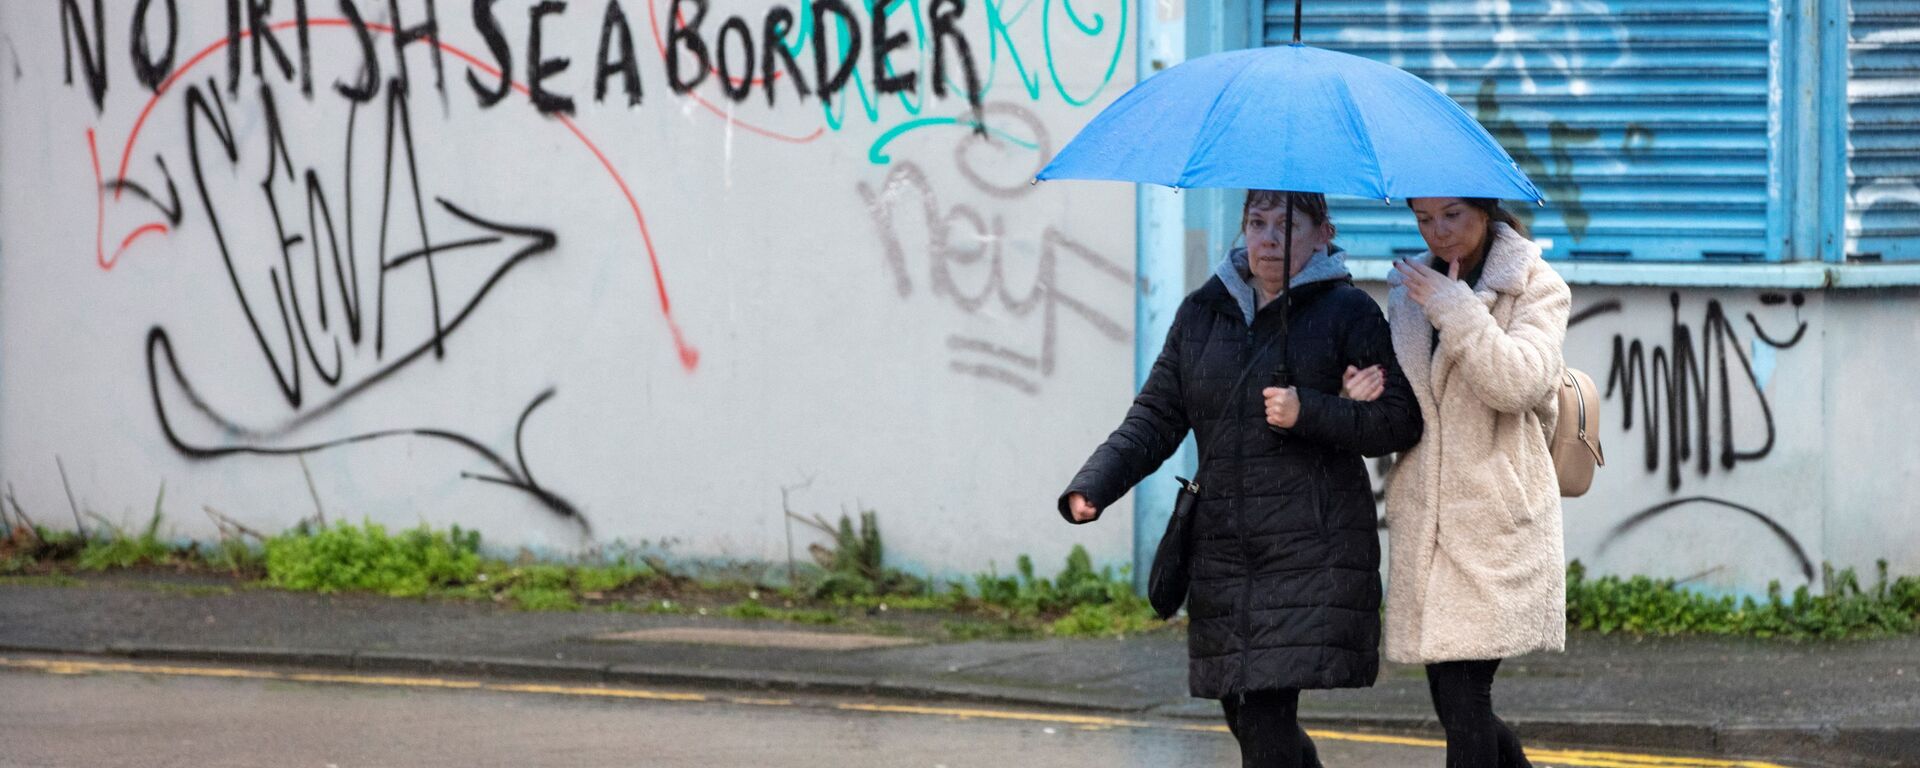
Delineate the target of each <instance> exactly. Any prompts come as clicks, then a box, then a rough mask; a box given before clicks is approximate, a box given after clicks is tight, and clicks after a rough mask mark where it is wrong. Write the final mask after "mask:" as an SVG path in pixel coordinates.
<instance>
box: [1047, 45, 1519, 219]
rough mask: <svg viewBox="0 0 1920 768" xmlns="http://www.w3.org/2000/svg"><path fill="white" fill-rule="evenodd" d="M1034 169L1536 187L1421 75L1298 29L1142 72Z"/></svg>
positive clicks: (1397, 186)
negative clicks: (1263, 42) (1258, 44)
mask: <svg viewBox="0 0 1920 768" xmlns="http://www.w3.org/2000/svg"><path fill="white" fill-rule="evenodd" d="M1037 178H1039V179H1108V180H1113V181H1134V182H1146V183H1150V184H1159V185H1162V186H1167V187H1175V188H1187V189H1194V188H1234V189H1285V190H1293V191H1297V192H1323V193H1327V194H1336V195H1352V196H1356V197H1367V198H1373V199H1376V200H1395V199H1406V198H1409V197H1491V198H1498V199H1507V200H1532V201H1536V202H1537V201H1540V199H1541V195H1540V190H1539V188H1537V187H1535V186H1534V185H1533V182H1532V181H1530V180H1529V179H1528V178H1527V175H1526V174H1525V173H1524V172H1522V171H1521V170H1520V167H1519V166H1518V165H1516V164H1515V163H1514V162H1513V158H1512V156H1510V155H1508V154H1507V151H1506V150H1505V149H1503V148H1501V146H1500V143H1499V142H1497V141H1494V139H1493V137H1492V136H1489V135H1487V131H1486V129H1485V128H1482V127H1481V126H1480V123H1478V122H1476V121H1475V120H1474V119H1473V117H1472V116H1470V115H1468V114H1467V113H1466V112H1465V111H1464V110H1462V109H1460V106H1459V105H1458V104H1455V103H1454V101H1453V99H1451V98H1448V97H1447V96H1446V94H1443V93H1441V92H1439V91H1438V90H1435V89H1434V87H1433V86H1431V85H1428V84H1427V82H1426V81H1424V80H1421V79H1420V78H1418V77H1415V76H1413V75H1411V74H1408V73H1407V72H1405V71H1403V70H1401V69H1399V68H1397V67H1393V66H1390V65H1387V64H1382V63H1380V62H1377V61H1373V60H1371V59H1364V58H1361V57H1359V56H1353V55H1350V54H1345V53H1339V52H1336V51H1329V50H1325V49H1322V48H1314V47H1312V46H1307V45H1301V44H1299V43H1294V44H1291V45H1282V46H1273V47H1267V48H1251V49H1246V50H1238V51H1227V52H1225V53H1216V54H1212V55H1209V56H1203V57H1201V58H1197V59H1193V60H1191V61H1187V62H1185V63H1182V64H1180V65H1178V66H1175V67H1172V68H1170V69H1167V70H1166V71H1163V72H1161V73H1159V74H1157V75H1154V76H1153V77H1150V78H1148V79H1147V80H1146V81H1144V82H1142V83H1140V84H1139V85H1136V86H1134V87H1133V89H1131V90H1129V91H1127V92H1126V93H1125V94H1123V95H1122V96H1121V97H1120V98H1119V99H1117V100H1115V101H1114V103H1113V104H1112V105H1110V106H1108V107H1107V108H1106V109H1105V110H1103V111H1101V113H1100V114H1099V115H1097V116H1095V117H1094V119H1093V121H1092V122H1090V123H1088V124H1087V127H1086V128H1085V129H1083V130H1081V131H1080V134H1079V135H1078V136H1076V137H1074V139H1073V141H1071V142H1069V143H1068V144H1067V146H1066V147H1065V148H1063V149H1061V150H1060V154H1058V155H1056V156H1055V157H1054V158H1053V161H1052V162H1050V163H1048V164H1047V167H1046V168H1044V169H1041V171H1040V173H1039V174H1038V176H1037Z"/></svg>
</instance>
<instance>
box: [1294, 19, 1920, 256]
mask: <svg viewBox="0 0 1920 768" xmlns="http://www.w3.org/2000/svg"><path fill="white" fill-rule="evenodd" d="M1263 1H1264V2H1266V28H1265V40H1266V42H1267V44H1270V45H1277V44H1282V43H1285V42H1287V41H1289V40H1291V39H1292V35H1293V30H1292V24H1293V3H1291V2H1287V1H1286V0H1263ZM1913 1H1914V0H1892V2H1913ZM1305 19H1306V23H1305V26H1304V28H1303V33H1302V38H1303V39H1304V40H1305V42H1307V43H1308V44H1310V45H1317V46H1321V47H1324V48H1331V49H1334V50H1339V51H1344V52H1347V53H1352V54H1356V55H1360V56H1365V57H1368V58H1372V59H1376V60H1379V61H1384V62H1387V63H1389V64H1393V65H1395V66H1398V67H1401V68H1403V69H1406V70H1407V71H1409V72H1412V73H1413V74H1415V75H1419V76H1420V77H1422V78H1425V79H1426V80H1427V81H1428V82H1430V83H1433V84H1434V85H1435V86H1436V87H1438V88H1439V89H1440V90H1441V91H1443V92H1445V93H1446V94H1447V95H1449V96H1452V97H1453V98H1454V99H1455V100H1457V101H1458V102H1460V104H1461V106H1462V107H1464V108H1465V109H1466V110H1467V112H1468V113H1469V114H1472V115H1474V116H1475V117H1477V118H1479V119H1480V122H1481V124H1482V125H1485V126H1486V127H1487V129H1488V130H1489V131H1490V132H1492V133H1493V135H1494V137H1495V138H1497V139H1499V140H1500V141H1501V143H1502V144H1504V145H1505V146H1506V147H1507V151H1508V152H1510V153H1511V154H1512V155H1513V156H1514V159H1515V160H1517V161H1519V162H1520V164H1521V166H1522V167H1523V168H1525V169H1526V171H1527V173H1528V175H1530V176H1532V177H1533V180H1534V183H1535V184H1537V185H1539V186H1540V188H1541V189H1542V190H1543V191H1545V192H1546V195H1547V204H1546V206H1545V207H1544V208H1541V207H1537V206H1533V205H1531V204H1527V205H1521V204H1517V203H1510V204H1509V206H1508V207H1509V208H1511V209H1515V212H1516V213H1519V214H1521V215H1522V216H1530V217H1531V224H1532V226H1533V230H1534V236H1535V237H1536V238H1538V239H1540V240H1541V241H1542V245H1543V246H1547V255H1548V257H1549V258H1556V259H1565V258H1592V259H1633V260H1646V261H1703V260H1709V261H1720V260H1726V261H1753V260H1761V259H1765V258H1768V257H1770V256H1774V255H1777V249H1774V250H1770V249H1769V248H1768V247H1767V213H1768V212H1767V142H1768V139H1767V125H1768V98H1767V94H1768V87H1767V82H1768V80H1767V78H1768V45H1769V41H1768V21H1769V18H1768V0H1694V1H1693V2H1687V3H1675V2H1671V0H1611V2H1602V1H1601V0H1510V1H1509V2H1486V1H1484V0H1481V1H1475V0H1309V2H1307V3H1306V13H1305ZM1332 202H1333V213H1334V216H1335V223H1336V224H1337V225H1338V226H1339V229H1340V241H1341V243H1342V244H1344V245H1345V246H1346V247H1347V248H1348V249H1349V250H1350V251H1352V252H1353V253H1354V254H1355V255H1356V256H1363V257H1386V256H1392V255H1394V254H1396V253H1410V252H1418V251H1421V250H1424V246H1423V245H1422V244H1421V241H1420V236H1419V233H1418V232H1417V231H1416V230H1415V228H1414V225H1413V217H1412V214H1411V213H1409V212H1408V211H1407V209H1406V207H1405V206H1404V205H1403V204H1402V201H1394V204H1393V205H1392V206H1383V205H1381V204H1380V203H1378V202H1369V201H1357V200H1352V199H1346V200H1335V201H1332Z"/></svg>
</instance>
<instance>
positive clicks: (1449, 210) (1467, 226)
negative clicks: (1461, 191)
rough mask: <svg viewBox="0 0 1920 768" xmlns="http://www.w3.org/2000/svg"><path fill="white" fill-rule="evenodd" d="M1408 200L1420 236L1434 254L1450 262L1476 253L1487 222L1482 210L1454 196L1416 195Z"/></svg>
mask: <svg viewBox="0 0 1920 768" xmlns="http://www.w3.org/2000/svg"><path fill="white" fill-rule="evenodd" d="M1411 202H1412V204H1413V217H1414V219H1415V220H1416V221H1418V222H1419V223H1420V237H1421V238H1422V239H1425V240H1426V241H1427V250H1430V251H1433V255H1434V256H1436V257H1439V258H1440V260H1442V261H1446V262H1448V263H1452V262H1455V261H1459V260H1460V259H1461V258H1463V257H1470V256H1473V255H1478V254H1479V253H1480V247H1481V246H1482V245H1483V244H1485V243H1486V241H1487V225H1488V224H1489V223H1490V222H1491V220H1490V219H1489V218H1488V217H1487V214H1486V212H1485V211H1482V210H1480V209H1478V208H1475V207H1473V206H1472V205H1470V204H1468V203H1467V201H1465V200H1462V199H1460V198H1457V197H1416V198H1414V199H1413V200H1412V201H1411Z"/></svg>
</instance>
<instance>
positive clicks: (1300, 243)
mask: <svg viewBox="0 0 1920 768" xmlns="http://www.w3.org/2000/svg"><path fill="white" fill-rule="evenodd" d="M1286 212H1287V208H1286V205H1284V204H1282V205H1276V206H1273V207H1270V208H1253V209H1250V210H1248V211H1247V224H1246V227H1245V228H1244V229H1245V234H1246V238H1247V267H1248V268H1249V269H1251V270H1252V271H1253V276H1254V277H1256V278H1258V279H1260V280H1261V281H1263V282H1266V283H1267V284H1269V285H1272V284H1278V283H1284V282H1286V281H1287V280H1289V279H1291V278H1292V277H1293V275H1297V274H1300V270H1302V269H1305V268H1306V266H1307V260H1308V259H1310V258H1312V257H1313V253H1314V252H1315V251H1318V250H1320V249H1321V248H1325V247H1326V246H1327V244H1328V243H1330V242H1333V223H1332V222H1328V223H1325V224H1319V225H1315V224H1314V223H1313V217H1311V216H1308V215H1307V214H1306V213H1305V212H1303V211H1299V210H1295V211H1294V212H1293V221H1292V227H1293V272H1292V273H1291V274H1288V273H1287V271H1286V266H1285V264H1284V263H1283V261H1282V259H1281V249H1282V246H1283V245H1284V244H1285V242H1286V237H1287V229H1286V228H1287V226H1288V222H1287V215H1286Z"/></svg>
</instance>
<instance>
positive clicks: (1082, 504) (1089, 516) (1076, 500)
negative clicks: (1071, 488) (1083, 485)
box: [1067, 493, 1100, 523]
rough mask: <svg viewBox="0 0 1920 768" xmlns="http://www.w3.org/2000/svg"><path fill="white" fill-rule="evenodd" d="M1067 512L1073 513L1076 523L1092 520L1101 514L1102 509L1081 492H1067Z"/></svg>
mask: <svg viewBox="0 0 1920 768" xmlns="http://www.w3.org/2000/svg"><path fill="white" fill-rule="evenodd" d="M1067 512H1068V513H1070V514H1072V515H1073V521H1074V522H1076V523H1085V522H1091V521H1092V520H1093V519H1094V518H1096V517H1099V516H1100V510H1098V509H1095V508H1094V507H1093V505H1092V504H1090V503H1088V502H1087V497H1086V496H1084V495H1081V494H1079V493H1069V494H1067Z"/></svg>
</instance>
